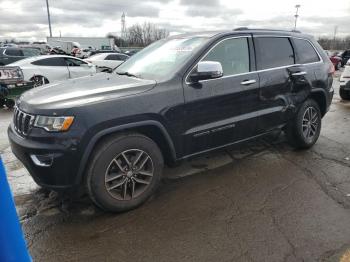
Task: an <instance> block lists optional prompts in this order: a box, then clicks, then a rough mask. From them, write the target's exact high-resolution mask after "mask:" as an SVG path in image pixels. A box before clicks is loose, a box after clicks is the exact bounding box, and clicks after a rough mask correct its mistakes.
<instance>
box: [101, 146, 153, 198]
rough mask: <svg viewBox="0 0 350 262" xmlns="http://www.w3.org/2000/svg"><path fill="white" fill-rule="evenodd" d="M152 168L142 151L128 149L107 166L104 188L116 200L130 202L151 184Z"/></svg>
mask: <svg viewBox="0 0 350 262" xmlns="http://www.w3.org/2000/svg"><path fill="white" fill-rule="evenodd" d="M153 173H154V166H153V162H152V159H151V157H150V156H149V155H148V154H147V153H146V152H145V151H143V150H140V149H130V150H126V151H123V152H122V153H120V154H118V155H117V156H116V157H115V158H114V159H113V160H112V161H111V162H110V164H109V165H108V167H107V170H106V173H105V186H106V189H107V191H108V193H109V194H110V195H111V196H112V197H113V198H115V199H118V200H132V199H134V198H137V197H138V196H140V195H141V194H142V193H143V192H145V191H146V190H147V188H148V187H149V185H150V184H151V181H152V177H153Z"/></svg>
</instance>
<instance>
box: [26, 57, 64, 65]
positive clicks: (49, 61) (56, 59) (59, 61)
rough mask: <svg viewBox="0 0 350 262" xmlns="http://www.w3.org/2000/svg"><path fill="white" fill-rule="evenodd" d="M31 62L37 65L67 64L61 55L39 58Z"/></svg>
mask: <svg viewBox="0 0 350 262" xmlns="http://www.w3.org/2000/svg"><path fill="white" fill-rule="evenodd" d="M32 64H33V65H38V66H67V65H66V63H65V62H64V59H63V58H61V57H52V58H45V59H40V60H37V61H34V62H32Z"/></svg>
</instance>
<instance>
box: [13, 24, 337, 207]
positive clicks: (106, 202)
mask: <svg viewBox="0 0 350 262" xmlns="http://www.w3.org/2000/svg"><path fill="white" fill-rule="evenodd" d="M332 81H333V80H332V63H331V62H330V60H329V59H328V57H327V55H326V54H325V53H324V51H323V50H322V48H321V47H320V46H319V45H318V43H317V42H316V41H315V40H314V39H313V38H311V37H310V36H307V35H304V34H301V33H298V32H286V31H273V30H249V29H238V30H233V31H227V32H203V33H196V34H185V35H178V36H173V37H169V38H167V39H165V40H160V41H158V42H156V43H154V44H152V45H150V46H149V47H147V48H145V49H144V50H142V51H141V52H139V53H137V54H135V55H134V56H132V57H131V58H130V59H129V60H127V61H126V62H125V63H123V64H122V65H121V66H119V67H118V68H116V69H115V70H114V72H112V73H110V74H108V73H100V74H97V75H95V76H88V77H82V78H79V79H74V80H68V81H65V82H60V83H54V84H49V85H45V86H42V87H39V88H35V89H32V90H31V91H28V92H26V93H24V94H23V95H22V96H21V97H20V99H19V100H18V101H17V107H16V109H15V112H14V120H13V123H12V124H11V125H10V127H9V129H8V135H9V138H10V141H11V146H12V150H13V152H14V153H15V155H16V156H17V157H18V158H19V159H20V160H21V161H22V162H23V163H24V165H25V166H26V167H27V169H28V170H29V172H30V173H31V175H32V176H33V178H34V180H35V181H36V182H37V183H38V184H39V185H41V186H43V187H47V188H51V189H54V190H61V189H68V188H76V187H77V186H86V188H87V191H88V193H89V195H90V197H91V199H92V200H93V201H94V202H95V203H96V204H97V205H98V206H100V207H101V208H103V209H105V210H109V211H123V210H128V209H131V208H134V207H136V206H138V205H140V204H141V203H143V202H145V201H146V200H147V198H149V197H150V196H151V195H152V193H153V192H154V191H155V189H156V188H157V185H158V184H159V181H160V178H161V175H162V168H163V164H164V162H165V163H172V162H174V161H177V160H180V159H184V158H188V157H191V156H194V155H197V154H200V153H203V152H207V151H209V150H213V149H217V148H221V147H224V146H228V145H232V144H236V143H239V142H242V141H247V140H249V139H254V138H257V137H260V136H263V135H266V134H268V133H270V132H272V131H275V130H276V129H277V130H278V129H283V130H284V131H285V132H286V134H287V137H288V140H289V142H290V143H291V144H292V145H293V146H295V147H297V148H309V147H311V146H312V145H313V144H314V143H315V142H316V140H317V139H318V137H319V134H320V129H321V119H322V117H323V116H324V115H325V114H326V112H327V111H328V108H329V106H330V103H331V100H332V97H333V88H332Z"/></svg>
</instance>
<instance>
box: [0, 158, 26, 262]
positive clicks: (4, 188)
mask: <svg viewBox="0 0 350 262" xmlns="http://www.w3.org/2000/svg"><path fill="white" fill-rule="evenodd" d="M0 261H1V262H12V261H13V262H22V261H23V262H27V261H28V262H29V261H31V258H30V256H29V253H28V251H27V247H26V243H25V241H24V238H23V234H22V230H21V226H20V223H19V221H18V217H17V213H16V207H15V203H14V201H13V197H12V194H11V189H10V187H9V184H8V182H7V178H6V173H5V168H4V165H3V163H2V160H1V157H0Z"/></svg>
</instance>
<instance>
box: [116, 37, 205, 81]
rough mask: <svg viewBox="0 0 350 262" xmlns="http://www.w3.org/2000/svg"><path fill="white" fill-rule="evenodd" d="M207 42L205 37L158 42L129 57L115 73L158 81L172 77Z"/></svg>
mask: <svg viewBox="0 0 350 262" xmlns="http://www.w3.org/2000/svg"><path fill="white" fill-rule="evenodd" d="M207 40H208V38H205V37H191V38H177V39H170V40H166V39H165V40H159V41H157V42H155V43H153V44H152V45H150V46H148V47H147V48H145V49H143V50H142V51H140V52H138V53H137V54H135V55H134V56H132V57H130V58H129V59H128V60H126V61H125V62H124V63H123V64H121V65H120V66H118V67H117V68H116V70H115V72H116V73H117V74H126V75H131V76H136V77H140V78H145V79H154V80H158V81H159V80H161V79H164V78H166V77H169V76H171V75H173V74H174V73H175V71H176V70H177V69H179V68H180V66H182V65H183V64H184V63H185V62H186V61H188V59H189V58H190V57H191V56H192V55H193V54H194V53H195V52H196V51H197V50H198V49H199V48H200V47H201V46H202V45H203V44H204V43H206V41H207Z"/></svg>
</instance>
